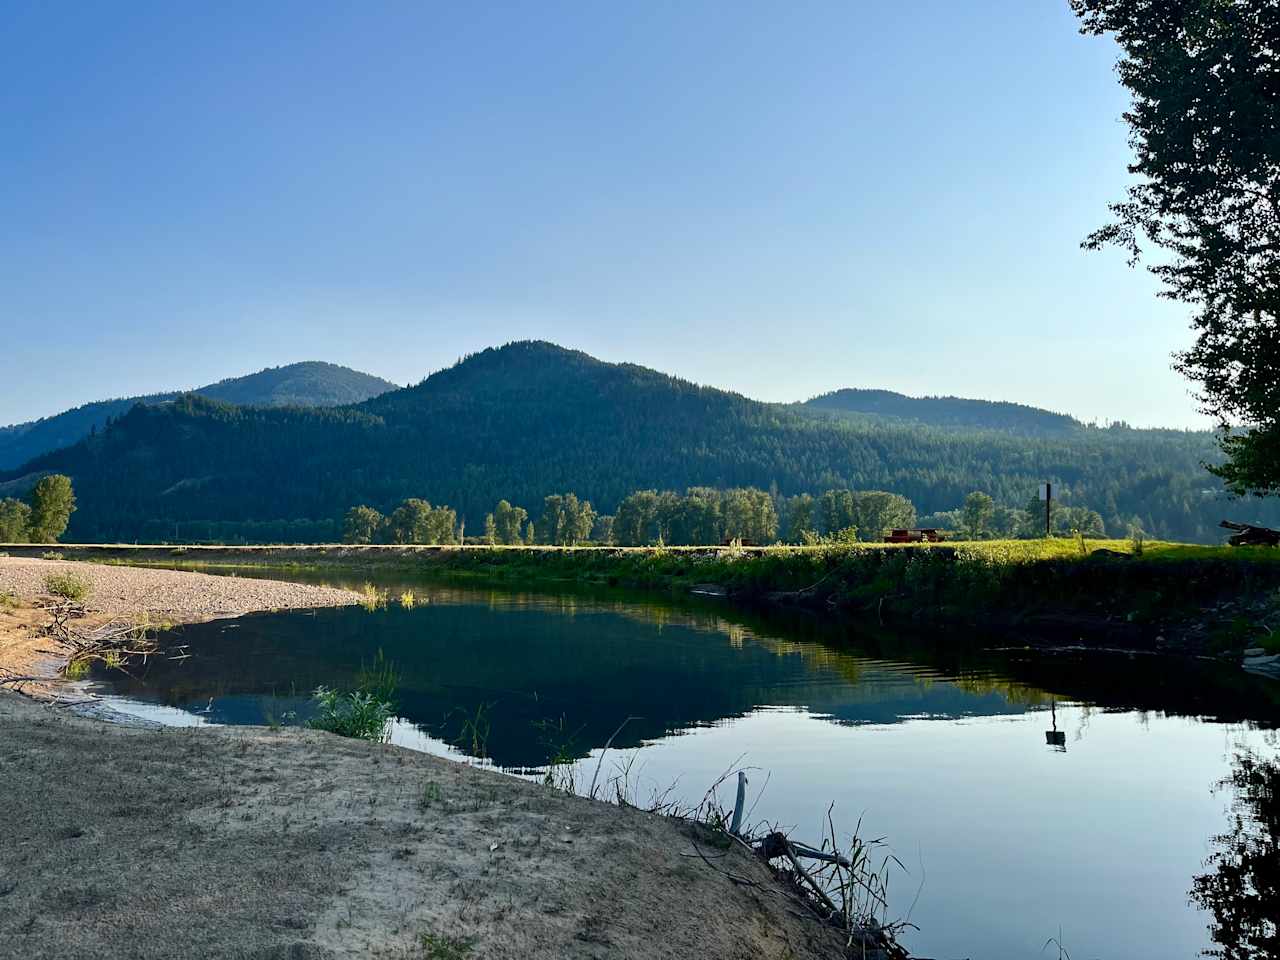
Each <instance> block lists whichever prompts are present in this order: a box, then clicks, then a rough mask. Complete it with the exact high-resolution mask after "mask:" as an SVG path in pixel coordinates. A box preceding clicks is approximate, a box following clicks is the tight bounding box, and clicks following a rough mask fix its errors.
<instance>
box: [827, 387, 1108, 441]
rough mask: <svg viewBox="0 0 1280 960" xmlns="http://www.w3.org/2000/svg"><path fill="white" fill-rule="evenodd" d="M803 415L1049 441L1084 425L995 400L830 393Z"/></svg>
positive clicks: (851, 391) (869, 392) (852, 391)
mask: <svg viewBox="0 0 1280 960" xmlns="http://www.w3.org/2000/svg"><path fill="white" fill-rule="evenodd" d="M803 406H804V407H805V408H806V409H808V410H814V411H822V412H824V413H831V414H837V415H850V414H853V415H858V416H863V417H890V418H893V419H895V420H910V421H912V422H914V423H920V424H925V425H928V426H931V427H942V428H961V429H968V430H1006V431H1012V432H1013V433H1025V434H1032V435H1037V434H1038V435H1052V434H1062V433H1069V432H1071V431H1073V430H1078V429H1080V428H1081V427H1082V426H1083V424H1081V423H1080V421H1079V420H1076V419H1075V418H1074V417H1069V416H1067V415H1066V414H1064V413H1051V412H1050V411H1048V410H1041V409H1040V408H1039V407H1029V406H1026V405H1024V404H1021V403H1007V402H1004V401H997V400H966V399H965V398H963V397H908V396H905V395H904V394H901V393H894V392H893V391H892V390H858V389H845V390H834V391H832V392H831V393H824V394H822V395H821V396H818V397H814V398H813V399H812V400H807V401H805V403H804V404H803Z"/></svg>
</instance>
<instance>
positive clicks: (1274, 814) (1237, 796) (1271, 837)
mask: <svg viewBox="0 0 1280 960" xmlns="http://www.w3.org/2000/svg"><path fill="white" fill-rule="evenodd" d="M1219 786H1220V787H1231V789H1232V790H1233V791H1234V797H1233V799H1232V802H1231V806H1230V807H1229V813H1230V818H1231V819H1230V823H1229V824H1228V827H1229V831H1228V832H1227V833H1223V834H1221V835H1219V836H1216V837H1214V838H1213V842H1214V844H1215V846H1216V849H1215V850H1214V852H1213V853H1211V854H1210V855H1209V857H1208V859H1207V860H1205V866H1206V867H1209V868H1210V872H1208V873H1204V874H1201V875H1200V876H1198V877H1196V878H1195V881H1194V884H1193V886H1192V888H1191V899H1192V901H1193V902H1195V903H1197V904H1199V905H1200V906H1201V907H1203V908H1205V909H1206V910H1208V911H1209V912H1210V913H1211V914H1212V915H1213V917H1212V920H1211V921H1210V923H1209V932H1210V934H1211V935H1212V937H1213V942H1214V944H1215V947H1214V949H1212V950H1209V951H1206V953H1207V955H1208V956H1213V957H1224V958H1227V960H1254V958H1262V957H1278V956H1280V760H1277V759H1271V760H1266V759H1263V758H1261V757H1259V756H1258V755H1257V754H1256V753H1254V752H1252V751H1250V750H1245V751H1241V752H1240V753H1238V754H1237V755H1236V758H1235V761H1234V762H1233V764H1232V768H1231V774H1230V776H1228V777H1227V778H1226V779H1224V780H1223V781H1222V782H1221V784H1219Z"/></svg>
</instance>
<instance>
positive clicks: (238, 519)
mask: <svg viewBox="0 0 1280 960" xmlns="http://www.w3.org/2000/svg"><path fill="white" fill-rule="evenodd" d="M1216 453H1217V448H1216V444H1215V442H1214V439H1213V437H1212V436H1211V435H1210V434H1208V433H1204V432H1192V431H1172V430H1132V429H1128V428H1124V427H1112V428H1107V429H1101V428H1096V427H1086V426H1079V427H1077V428H1076V429H1073V430H1071V431H1067V432H1064V433H1062V434H1061V435H1053V436H1037V435H1027V434H1017V433H1011V432H1002V431H996V430H983V431H959V430H954V429H948V430H943V429H939V428H936V427H929V426H924V425H920V424H911V423H891V422H889V421H887V420H882V421H877V422H874V423H866V422H860V421H856V420H854V421H847V420H843V419H839V418H828V417H815V416H814V415H812V414H810V413H805V412H802V411H800V410H798V409H797V408H796V407H795V406H787V405H778V404H766V403H760V402H757V401H754V400H749V399H747V398H745V397H742V396H740V395H738V394H734V393H728V392H725V391H722V390H716V389H712V388H709V387H702V386H697V385H694V384H692V383H688V382H686V381H683V380H678V379H676V378H674V377H669V376H666V375H664V374H661V373H657V372H655V371H653V370H648V369H645V368H643V367H638V366H633V365H630V364H610V363H603V362H601V361H598V360H595V359H593V358H591V357H589V356H587V355H586V354H583V353H578V352H575V351H570V350H565V349H562V348H560V347H557V346H554V345H552V344H548V343H541V342H523V343H515V344H509V345H507V346H505V347H501V348H496V349H490V350H485V351H484V352H482V353H479V354H476V355H474V356H471V357H468V358H466V359H465V360H463V361H460V362H459V363H458V364H457V365H455V366H453V367H451V368H449V369H447V370H443V371H441V372H439V373H436V374H434V375H432V376H430V377H428V378H427V379H426V380H424V381H422V382H421V383H420V384H418V385H417V386H414V387H410V388H406V389H402V390H395V391H391V392H388V393H385V394H382V395H381V396H378V397H375V398H373V399H370V400H367V401H365V402H363V403H360V404H355V405H350V406H345V407H337V408H329V409H320V408H306V409H303V408H288V407H286V408H263V407H254V408H248V407H236V406H231V405H229V404H225V403H220V402H217V401H213V400H209V399H207V398H204V397H200V396H194V395H189V394H188V395H183V396H181V397H179V398H178V399H177V400H175V401H174V402H172V403H167V404H162V405H154V406H153V405H140V406H137V407H135V408H133V409H132V410H130V411H129V412H128V413H126V414H125V415H124V416H122V417H121V418H120V419H118V420H117V421H115V422H114V423H113V424H112V425H111V426H110V427H109V428H108V429H106V430H104V431H99V432H98V433H97V434H96V435H94V436H91V437H88V438H86V439H84V440H83V441H81V442H80V443H78V444H76V445H75V446H74V447H71V448H68V449H65V450H60V451H57V452H54V453H51V454H47V455H45V456H43V457H40V458H37V459H36V460H34V461H33V462H31V463H30V464H28V465H27V466H26V467H24V468H22V469H21V470H17V471H9V472H8V473H7V474H0V482H3V481H4V480H5V479H13V478H15V477H18V476H21V475H34V474H37V473H39V472H41V471H57V472H61V473H67V474H69V475H71V477H72V478H73V480H74V482H75V488H76V494H77V497H78V499H79V505H80V508H79V510H78V511H77V512H76V514H75V516H74V518H73V520H72V529H71V530H70V531H69V532H68V537H70V538H79V539H91V540H98V539H126V540H133V539H139V540H148V539H175V538H181V537H187V538H192V539H197V538H204V537H218V538H235V537H237V536H245V537H249V538H255V537H256V538H272V539H274V538H281V539H285V538H297V539H314V538H330V537H335V536H336V535H337V532H338V527H337V523H338V520H339V519H340V518H341V517H342V515H343V514H344V513H345V511H346V510H347V509H348V508H350V507H352V506H353V505H355V504H369V505H371V506H373V507H376V508H377V509H379V510H381V511H383V512H388V511H389V510H390V509H391V508H393V507H394V506H395V505H396V504H398V503H400V502H401V501H402V500H404V499H405V498H408V497H420V498H423V499H425V500H428V501H430V502H431V503H433V504H447V505H449V506H451V507H453V508H454V509H456V511H457V513H458V515H459V517H460V518H466V520H467V521H468V529H469V530H470V531H475V532H479V531H480V529H481V526H482V524H483V521H484V518H485V515H486V513H487V512H489V511H492V510H493V509H494V506H495V504H496V503H497V502H498V500H499V499H503V498H505V499H507V500H509V501H510V502H511V503H513V504H516V505H519V506H524V507H526V508H528V509H529V510H530V512H531V513H533V514H534V515H535V516H536V511H537V510H538V509H539V508H540V506H541V504H542V501H543V497H544V496H546V495H547V494H552V493H563V492H566V491H574V492H576V493H577V495H578V496H579V497H582V498H584V499H589V500H590V501H591V502H592V504H593V505H594V507H595V508H596V510H597V511H598V512H599V513H602V514H604V513H613V512H614V511H615V510H616V508H617V506H618V504H619V503H620V502H621V501H622V499H623V498H624V497H626V496H627V495H628V494H630V493H632V492H633V491H636V490H645V489H657V490H677V491H682V490H685V489H686V488H688V487H691V486H705V487H717V488H722V489H723V488H728V487H759V488H761V489H764V490H769V491H771V492H773V493H774V494H775V495H777V496H792V495H796V494H801V493H812V494H819V493H821V492H823V491H826V490H829V489H850V490H884V491H890V492H893V493H897V494H901V495H903V496H905V497H907V498H909V499H910V500H911V501H912V503H913V504H914V505H915V507H916V509H917V510H918V511H919V513H920V514H922V515H923V514H927V513H931V512H934V511H938V510H950V509H953V508H955V507H957V506H959V504H960V503H961V501H963V499H964V497H965V496H966V495H967V494H968V493H970V492H971V491H974V490H983V491H986V492H987V493H989V494H990V495H991V496H992V497H994V498H995V500H996V502H997V503H998V504H1005V505H1008V506H1011V507H1023V506H1025V505H1026V503H1027V500H1028V498H1029V497H1033V496H1034V495H1035V491H1036V488H1037V485H1038V484H1039V483H1040V482H1041V481H1044V480H1050V481H1053V482H1054V484H1055V490H1056V491H1057V495H1058V496H1059V497H1060V498H1061V502H1062V503H1063V504H1064V505H1079V506H1087V507H1090V508H1092V509H1094V510H1097V511H1098V512H1099V513H1100V514H1101V515H1102V517H1103V518H1104V520H1105V521H1106V523H1107V525H1108V527H1109V529H1111V530H1112V532H1115V533H1118V534H1120V535H1123V534H1124V533H1125V531H1126V529H1127V527H1128V525H1129V524H1130V523H1131V522H1134V521H1135V520H1136V521H1137V522H1138V523H1140V524H1141V525H1142V526H1143V527H1144V528H1145V529H1146V531H1147V533H1148V534H1151V535H1157V536H1165V537H1176V538H1181V539H1191V540H1202V541H1212V540H1217V539H1218V533H1217V530H1216V524H1217V522H1218V520H1219V519H1221V518H1222V517H1224V516H1233V517H1239V518H1241V519H1249V520H1255V521H1264V522H1265V521H1267V520H1274V519H1275V518H1276V517H1277V514H1278V512H1280V511H1277V509H1276V507H1275V506H1274V505H1272V504H1270V503H1260V502H1259V501H1250V502H1248V503H1235V504H1231V503H1226V502H1225V497H1224V496H1223V495H1222V493H1221V492H1220V484H1219V482H1218V481H1216V480H1215V479H1214V478H1213V477H1211V476H1210V475H1208V474H1207V473H1206V472H1205V470H1204V469H1203V467H1202V466H1201V462H1202V461H1204V460H1207V459H1212V458H1213V457H1215V455H1216ZM282 521H293V523H292V525H289V524H285V523H283V522H282ZM175 523H177V524H179V526H178V527H175V526H174V524H175Z"/></svg>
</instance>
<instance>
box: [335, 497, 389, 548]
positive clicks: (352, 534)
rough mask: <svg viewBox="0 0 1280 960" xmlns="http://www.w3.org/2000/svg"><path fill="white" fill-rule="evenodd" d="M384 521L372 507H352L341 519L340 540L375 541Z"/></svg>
mask: <svg viewBox="0 0 1280 960" xmlns="http://www.w3.org/2000/svg"><path fill="white" fill-rule="evenodd" d="M386 522H387V521H386V518H385V517H383V515H382V514H381V513H379V512H378V511H377V510H375V509H373V507H366V506H364V505H361V506H358V507H352V508H351V509H350V510H348V511H347V515H346V517H345V518H344V519H343V521H342V542H343V543H377V542H378V539H379V537H380V536H381V535H382V528H383V525H384V524H385V523H386Z"/></svg>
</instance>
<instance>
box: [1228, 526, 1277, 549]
mask: <svg viewBox="0 0 1280 960" xmlns="http://www.w3.org/2000/svg"><path fill="white" fill-rule="evenodd" d="M1218 526H1220V527H1223V528H1224V529H1227V530H1234V531H1236V533H1235V535H1234V536H1232V537H1230V538H1229V539H1228V540H1227V542H1228V543H1229V544H1231V546H1233V547H1275V546H1280V530H1272V529H1271V528H1270V527H1255V526H1254V525H1253V524H1251V523H1233V522H1232V521H1230V520H1223V521H1222V522H1221V523H1220V524H1218Z"/></svg>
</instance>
